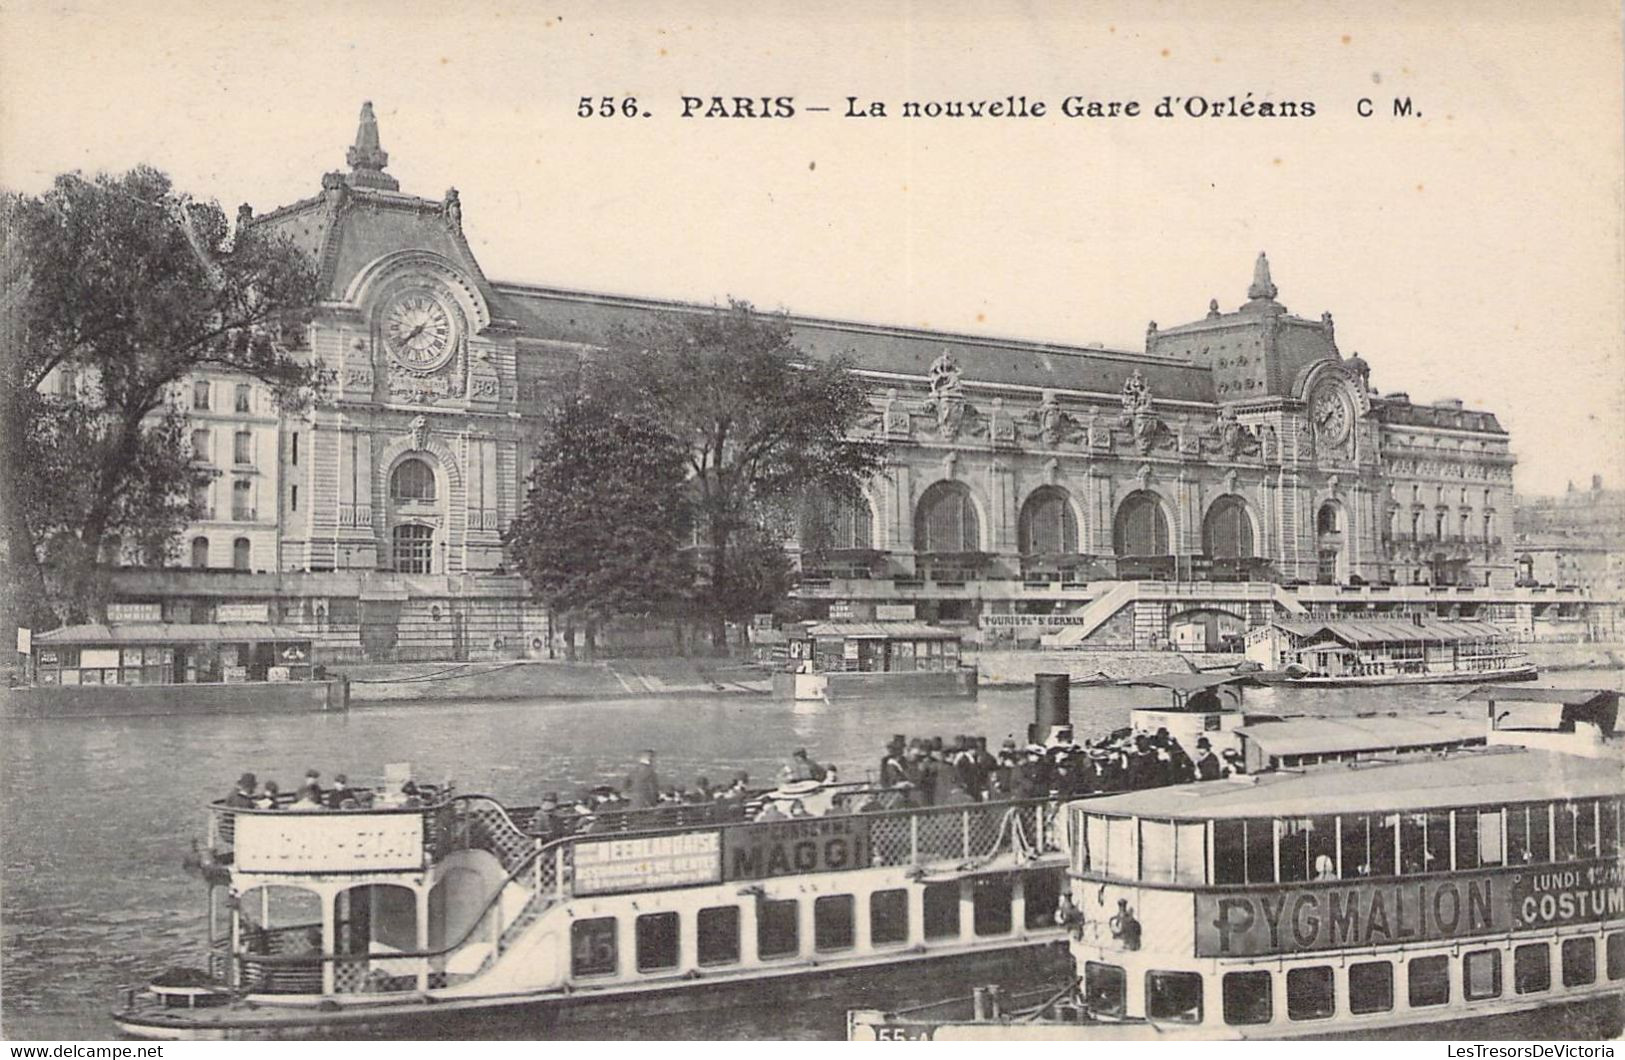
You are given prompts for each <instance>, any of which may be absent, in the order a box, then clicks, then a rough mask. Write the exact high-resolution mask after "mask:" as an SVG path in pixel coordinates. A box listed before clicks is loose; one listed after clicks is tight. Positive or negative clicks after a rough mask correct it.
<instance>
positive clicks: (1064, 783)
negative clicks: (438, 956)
mask: <svg viewBox="0 0 1625 1060" xmlns="http://www.w3.org/2000/svg"><path fill="white" fill-rule="evenodd" d="M1239 765H1240V763H1239V761H1238V759H1237V757H1236V754H1235V752H1234V751H1226V752H1225V753H1224V755H1223V756H1222V757H1221V756H1220V755H1218V754H1216V753H1215V752H1214V751H1213V748H1212V746H1211V745H1210V744H1209V742H1208V740H1207V738H1206V737H1201V738H1199V739H1198V740H1197V741H1196V757H1195V758H1194V759H1193V758H1191V756H1190V755H1188V754H1187V753H1186V752H1185V749H1184V748H1183V747H1181V746H1180V744H1179V742H1178V741H1177V740H1175V739H1174V738H1173V737H1172V736H1170V735H1169V733H1168V730H1167V729H1158V730H1157V731H1156V732H1134V731H1131V730H1127V729H1122V730H1118V731H1117V732H1115V733H1112V734H1111V735H1110V736H1105V737H1101V738H1099V739H1096V740H1085V741H1084V742H1082V743H1053V744H1051V745H1048V746H1045V745H1043V744H1029V745H1028V746H1027V747H1026V748H1021V747H1018V746H1017V744H1016V741H1015V739H1014V737H1008V738H1006V739H1005V741H1004V744H1003V746H1002V747H1001V748H1000V750H999V753H998V755H997V756H995V755H993V754H992V753H991V752H989V751H988V749H987V738H986V737H982V736H960V737H957V738H955V739H954V740H952V741H951V742H950V741H945V740H944V739H943V738H942V737H940V736H937V737H930V738H919V737H916V738H914V739H912V740H911V739H908V738H907V737H905V736H902V735H897V736H893V737H892V738H891V740H890V741H889V742H888V743H887V744H886V754H885V756H884V757H883V758H882V759H881V762H880V781H879V788H880V789H881V790H880V791H878V792H873V793H871V795H870V796H869V797H867V798H864V799H863V800H861V801H859V802H853V801H851V800H848V799H830V800H823V809H822V811H821V812H822V813H851V812H865V811H870V810H883V809H897V808H909V807H923V806H952V805H956V804H963V803H972V802H984V801H998V800H1004V799H1041V798H1052V797H1053V798H1061V799H1070V798H1076V797H1078V796H1081V795H1090V794H1095V793H1103V792H1120V791H1138V790H1141V789H1143V788H1155V787H1162V786H1164V785H1168V784H1183V783H1186V782H1189V781H1195V780H1218V779H1219V778H1221V777H1225V776H1229V775H1230V774H1231V773H1234V772H1236V771H1238V770H1239ZM778 780H779V789H778V791H776V792H760V791H752V790H751V788H750V774H749V773H747V772H745V771H744V770H740V771H738V772H736V773H735V774H734V776H733V779H732V781H731V782H729V783H728V784H726V785H718V786H713V785H712V784H711V782H710V780H709V778H707V777H703V776H702V777H697V778H696V779H695V781H694V783H693V785H692V786H690V787H683V786H680V785H679V786H664V785H662V784H661V783H660V776H659V774H658V772H657V771H656V769H655V752H654V751H652V750H645V751H643V752H641V753H640V754H639V756H638V762H637V764H636V765H635V766H634V767H633V768H632V771H631V772H630V773H629V774H628V775H627V778H626V784H625V786H624V787H622V788H617V787H615V786H614V785H609V784H604V785H599V786H596V787H583V788H581V789H580V790H579V791H578V792H577V793H576V795H575V798H574V799H573V800H572V801H570V802H564V801H562V800H561V799H560V798H559V795H558V793H557V792H548V793H547V794H546V795H544V796H543V797H542V803H541V805H540V807H538V808H537V810H536V812H535V814H534V815H533V816H532V817H531V818H530V820H529V821H528V831H530V832H531V834H533V835H537V836H540V837H542V838H544V839H545V838H556V837H559V836H564V835H577V834H582V833H590V832H593V831H597V830H599V829H600V828H601V827H602V826H603V825H605V824H606V822H613V821H615V820H616V818H618V817H621V815H625V814H629V813H634V812H637V811H645V810H659V809H662V808H667V809H671V810H673V811H675V813H674V816H677V815H682V816H686V815H684V814H682V808H684V807H688V808H692V809H693V810H694V811H695V812H698V813H699V814H701V815H703V816H704V817H706V818H707V819H712V818H715V819H732V820H786V819H790V818H795V817H808V816H815V815H816V814H814V813H813V812H812V811H811V810H809V809H808V805H807V804H808V802H809V801H811V800H806V799H802V798H794V797H784V798H775V797H774V796H775V795H779V794H781V793H782V794H784V795H786V796H789V795H791V794H793V793H797V792H799V793H804V794H810V792H811V790H813V789H818V788H822V787H825V786H833V785H835V784H838V783H839V782H840V777H839V774H838V771H837V769H836V767H835V766H834V765H824V764H821V763H819V762H817V761H815V760H814V759H812V758H811V757H810V756H809V755H808V753H807V750H806V748H802V747H798V748H796V749H795V751H793V752H792V753H791V754H790V756H789V757H788V758H786V759H785V762H784V765H783V766H781V767H780V769H779V776H778ZM440 794H441V793H440V791H439V789H437V788H433V787H429V786H425V787H420V786H419V785H418V784H416V783H415V782H413V781H411V780H408V781H406V782H405V783H404V784H403V785H402V786H401V788H400V789H399V790H398V791H393V792H391V791H387V790H383V791H375V790H373V789H371V788H352V787H351V786H350V785H349V783H348V780H347V778H346V777H345V775H344V774H343V773H340V774H338V775H337V776H335V777H334V778H333V785H332V787H329V788H324V787H322V784H321V773H320V772H318V771H317V770H314V769H311V770H309V771H307V772H306V773H305V778H304V782H303V783H302V784H301V785H300V787H299V790H298V791H297V792H296V793H294V794H293V795H292V796H289V795H286V794H284V793H283V792H282V790H281V788H280V787H279V786H278V785H277V783H276V781H274V780H267V781H266V782H265V784H264V786H263V787H262V786H260V784H259V782H258V780H257V778H256V777H255V776H254V774H252V773H244V774H243V775H242V776H241V777H240V778H238V781H237V786H236V788H235V789H233V791H232V792H231V794H230V795H228V796H227V797H226V799H225V805H227V806H230V807H235V808H239V809H261V810H274V809H294V810H302V809H328V810H356V809H363V810H365V809H375V808H376V809H395V808H413V807H419V806H424V805H429V804H431V803H433V802H435V801H437V797H438V796H439V795H440ZM623 820H624V818H623Z"/></svg>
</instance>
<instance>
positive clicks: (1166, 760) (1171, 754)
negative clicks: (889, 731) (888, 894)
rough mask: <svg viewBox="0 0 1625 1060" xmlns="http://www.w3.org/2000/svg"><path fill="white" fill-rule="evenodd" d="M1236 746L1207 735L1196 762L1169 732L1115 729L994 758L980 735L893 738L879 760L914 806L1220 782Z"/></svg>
mask: <svg viewBox="0 0 1625 1060" xmlns="http://www.w3.org/2000/svg"><path fill="white" fill-rule="evenodd" d="M1239 769H1240V760H1239V757H1238V756H1237V755H1236V752H1234V751H1226V752H1225V754H1224V755H1223V756H1222V757H1221V756H1220V755H1218V754H1216V753H1215V752H1214V750H1213V747H1212V745H1211V744H1210V743H1209V741H1208V739H1207V737H1205V736H1204V737H1200V738H1199V739H1198V740H1197V741H1196V757H1195V758H1194V759H1193V758H1191V756H1190V755H1189V754H1187V753H1186V752H1185V749H1184V748H1183V747H1181V746H1180V744H1179V742H1178V741H1177V740H1175V739H1174V738H1173V737H1172V736H1170V735H1169V733H1168V730H1167V729H1158V730H1157V731H1156V732H1134V731H1132V730H1128V729H1122V730H1118V731H1117V732H1115V733H1112V734H1111V735H1110V736H1104V737H1101V738H1099V739H1096V740H1085V741H1084V742H1082V743H1073V742H1067V743H1057V744H1051V745H1049V746H1045V745H1043V744H1036V743H1035V744H1029V745H1027V746H1026V747H1025V748H1022V747H1018V746H1017V744H1016V741H1015V739H1014V737H1008V738H1006V739H1005V741H1004V745H1003V747H1001V748H1000V750H999V754H998V755H997V757H995V756H994V755H993V754H992V753H991V752H989V751H988V749H987V740H986V738H985V737H981V736H961V737H959V738H958V739H956V740H954V741H953V742H951V743H945V742H944V741H943V740H942V738H941V737H933V738H930V739H919V738H916V739H912V740H909V739H906V738H905V737H903V736H893V737H892V738H891V741H890V742H889V743H888V744H887V745H886V754H885V757H883V758H882V759H881V762H880V783H881V785H882V786H883V787H886V788H891V789H896V790H900V791H903V792H905V793H907V804H908V805H911V806H947V805H953V804H955V803H966V802H982V801H990V800H999V799H1041V798H1049V797H1057V798H1062V799H1069V798H1076V797H1078V796H1080V795H1091V794H1095V793H1098V792H1119V791H1138V790H1140V789H1143V788H1156V787H1162V786H1164V785H1167V784H1184V783H1186V782H1188V781H1194V780H1218V779H1220V778H1221V777H1225V776H1229V775H1230V774H1232V773H1235V772H1237V771H1239Z"/></svg>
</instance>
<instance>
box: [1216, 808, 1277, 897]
mask: <svg viewBox="0 0 1625 1060" xmlns="http://www.w3.org/2000/svg"><path fill="white" fill-rule="evenodd" d="M1213 875H1214V876H1215V880H1214V882H1215V883H1274V882H1275V822H1274V821H1273V820H1271V819H1270V818H1268V817H1249V818H1246V819H1244V820H1234V821H1214V822H1213Z"/></svg>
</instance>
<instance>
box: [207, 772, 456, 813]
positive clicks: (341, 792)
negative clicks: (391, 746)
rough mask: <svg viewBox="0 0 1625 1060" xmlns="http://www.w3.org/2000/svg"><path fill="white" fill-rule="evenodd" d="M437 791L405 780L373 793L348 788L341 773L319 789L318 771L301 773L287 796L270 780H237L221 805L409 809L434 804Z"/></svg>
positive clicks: (245, 777)
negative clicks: (396, 787)
mask: <svg viewBox="0 0 1625 1060" xmlns="http://www.w3.org/2000/svg"><path fill="white" fill-rule="evenodd" d="M438 793H439V789H438V788H435V787H434V786H432V785H424V786H422V787H419V785H418V784H417V783H416V782H415V781H411V780H408V781H406V782H405V783H403V784H402V785H401V787H400V790H398V791H375V790H373V789H372V788H352V787H351V786H350V782H349V779H348V778H347V777H345V775H344V774H343V773H340V774H338V775H337V776H335V777H334V778H333V786H332V787H330V788H324V787H322V774H321V772H320V771H319V770H315V769H309V770H306V771H305V779H304V781H303V782H302V783H301V784H300V785H299V788H298V790H297V791H294V792H291V793H288V792H284V791H283V790H282V787H281V785H279V784H278V783H277V782H276V781H274V780H267V781H266V782H265V784H264V786H261V785H260V783H259V780H258V778H256V777H255V776H254V774H252V773H244V774H243V775H242V776H240V777H238V778H237V786H236V787H235V788H233V789H232V792H231V794H230V795H227V796H226V799H225V805H227V806H230V807H232V808H234V809H239V810H370V809H409V808H412V807H417V806H426V805H429V804H430V803H432V802H434V801H436V796H437V795H438Z"/></svg>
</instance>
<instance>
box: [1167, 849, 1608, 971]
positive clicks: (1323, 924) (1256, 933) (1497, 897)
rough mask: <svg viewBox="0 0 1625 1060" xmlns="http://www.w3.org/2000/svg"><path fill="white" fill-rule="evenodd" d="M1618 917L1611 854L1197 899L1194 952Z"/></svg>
mask: <svg viewBox="0 0 1625 1060" xmlns="http://www.w3.org/2000/svg"><path fill="white" fill-rule="evenodd" d="M1620 918H1625V873H1622V869H1621V863H1620V862H1618V861H1577V862H1571V863H1570V864H1567V865H1553V866H1550V867H1546V868H1527V867H1520V868H1515V869H1495V870H1493V871H1485V872H1468V873H1458V874H1456V875H1452V876H1445V875H1436V876H1424V877H1417V878H1415V879H1409V880H1393V881H1385V882H1381V883H1376V882H1373V883H1365V882H1352V881H1342V882H1339V883H1314V884H1305V885H1303V886H1300V887H1281V888H1271V889H1267V890H1258V891H1252V890H1248V891H1235V892H1232V893H1217V894H1199V895H1197V896H1196V954H1197V956H1199V957H1248V956H1258V955H1264V954H1278V953H1303V952H1310V951H1314V950H1327V949H1335V948H1342V947H1359V946H1378V945H1384V944H1388V943H1394V942H1419V941H1428V940H1434V939H1452V938H1463V937H1470V936H1475V935H1491V934H1499V933H1502V932H1507V931H1520V930H1523V929H1525V928H1533V927H1550V926H1554V925H1558V924H1580V923H1593V922H1596V921H1601V920H1610V919H1620Z"/></svg>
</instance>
